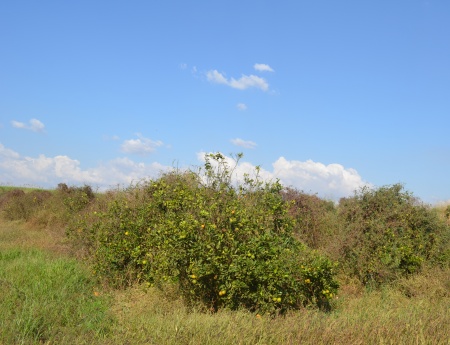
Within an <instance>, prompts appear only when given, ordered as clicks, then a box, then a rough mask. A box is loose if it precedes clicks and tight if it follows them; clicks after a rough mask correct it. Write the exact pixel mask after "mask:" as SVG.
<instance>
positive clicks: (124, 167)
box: [0, 144, 169, 190]
mask: <svg viewBox="0 0 450 345" xmlns="http://www.w3.org/2000/svg"><path fill="white" fill-rule="evenodd" d="M168 169H169V167H167V166H164V165H162V164H159V163H151V164H146V163H141V162H135V161H132V160H130V159H128V158H116V159H114V160H111V161H108V162H106V163H102V164H101V165H99V166H97V167H95V168H90V169H82V168H81V165H80V162H79V161H78V160H76V159H72V158H70V157H68V156H63V155H61V156H55V157H47V156H45V155H39V156H38V157H23V156H21V155H20V154H19V153H17V152H15V151H13V150H11V149H8V148H6V147H5V146H3V145H2V144H0V182H1V183H3V184H12V185H19V186H20V185H29V184H31V185H36V186H41V187H48V188H54V187H55V186H57V184H58V183H61V182H64V183H67V184H73V185H81V184H90V185H93V186H96V187H98V188H100V189H101V190H105V189H108V188H111V187H113V186H117V185H118V184H119V185H129V184H130V183H132V182H137V181H139V180H141V179H143V178H148V177H156V176H158V175H159V174H160V173H161V172H162V171H166V170H168Z"/></svg>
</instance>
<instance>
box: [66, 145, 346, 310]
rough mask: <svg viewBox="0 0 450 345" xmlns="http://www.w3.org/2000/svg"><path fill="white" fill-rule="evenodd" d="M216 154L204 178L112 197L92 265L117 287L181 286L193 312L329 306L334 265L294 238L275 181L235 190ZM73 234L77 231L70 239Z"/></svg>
mask: <svg viewBox="0 0 450 345" xmlns="http://www.w3.org/2000/svg"><path fill="white" fill-rule="evenodd" d="M231 174H232V169H230V168H229V166H228V165H227V164H226V162H225V158H224V157H223V156H222V155H220V154H217V155H209V156H207V160H206V164H205V170H204V171H203V173H194V172H184V173H180V172H177V171H173V172H170V173H167V174H165V175H162V176H161V177H160V178H159V179H158V180H155V181H148V182H146V183H143V184H141V185H140V186H136V188H134V189H129V190H128V191H125V193H124V194H123V195H122V196H118V197H116V198H115V199H114V200H113V201H112V202H111V203H110V204H109V207H108V209H107V210H106V211H105V212H100V213H98V220H97V221H96V222H94V223H93V225H92V226H89V225H87V224H85V226H83V224H81V223H80V227H79V228H78V230H77V231H79V232H80V233H82V234H84V233H86V234H88V236H91V238H92V241H96V243H95V245H94V246H93V247H92V248H93V251H94V252H95V253H94V255H95V262H96V264H95V267H96V271H97V273H98V274H99V275H100V276H101V277H107V278H108V279H109V280H110V281H111V282H112V283H113V284H115V285H119V286H121V285H127V284H130V283H132V282H134V281H146V282H147V283H148V284H149V285H156V286H160V287H162V286H165V285H166V284H167V283H173V284H176V285H177V286H178V288H179V291H180V294H181V295H182V296H183V297H184V299H185V301H186V302H187V303H188V304H190V305H193V304H198V303H200V304H201V305H203V306H204V307H206V308H208V309H210V310H213V311H216V310H218V309H219V308H223V307H225V308H231V309H236V308H240V307H244V308H247V309H249V310H252V311H256V310H258V311H259V312H270V313H275V312H284V311H286V310H289V309H297V308H300V307H302V306H304V305H307V304H314V305H318V306H321V307H327V306H328V301H329V300H330V299H331V298H332V297H333V294H335V293H336V290H337V288H338V284H337V282H336V281H335V280H334V267H335V266H334V264H333V263H332V262H331V261H329V260H328V259H326V258H324V257H323V256H321V255H320V254H319V253H317V252H314V251H311V250H310V249H308V248H307V247H306V246H305V245H304V244H302V243H301V242H299V241H298V240H296V239H295V238H294V237H293V236H292V229H293V222H292V219H291V218H290V217H289V215H288V204H287V203H286V202H285V201H284V200H283V197H282V194H281V190H282V186H281V185H280V184H279V183H278V182H270V183H263V182H261V181H259V179H258V178H257V177H256V178H255V179H250V178H249V176H246V177H245V181H244V183H242V184H240V185H237V186H236V185H233V183H232V181H231ZM74 232H75V229H72V233H74Z"/></svg>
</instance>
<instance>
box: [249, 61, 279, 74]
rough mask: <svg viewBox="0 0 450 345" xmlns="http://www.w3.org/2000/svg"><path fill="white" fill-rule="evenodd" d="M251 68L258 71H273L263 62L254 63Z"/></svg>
mask: <svg viewBox="0 0 450 345" xmlns="http://www.w3.org/2000/svg"><path fill="white" fill-rule="evenodd" d="M253 68H254V69H255V70H257V71H260V72H275V71H274V70H273V69H272V67H270V66H269V65H266V64H263V63H255V64H254V65H253Z"/></svg>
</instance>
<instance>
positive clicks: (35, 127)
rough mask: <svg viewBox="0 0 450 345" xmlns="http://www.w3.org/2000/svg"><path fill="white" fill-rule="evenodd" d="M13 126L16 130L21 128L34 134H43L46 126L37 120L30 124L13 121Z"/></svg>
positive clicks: (32, 120)
mask: <svg viewBox="0 0 450 345" xmlns="http://www.w3.org/2000/svg"><path fill="white" fill-rule="evenodd" d="M11 125H12V126H13V127H14V128H19V129H28V130H31V131H33V132H43V131H44V128H45V126H44V124H43V123H42V122H41V121H39V120H37V119H31V120H30V121H29V122H28V124H26V123H23V122H19V121H15V120H13V121H11Z"/></svg>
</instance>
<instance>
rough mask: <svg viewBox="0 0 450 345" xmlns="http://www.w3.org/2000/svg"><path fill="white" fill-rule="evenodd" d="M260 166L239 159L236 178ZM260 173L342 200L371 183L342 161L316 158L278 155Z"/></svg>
mask: <svg viewBox="0 0 450 345" xmlns="http://www.w3.org/2000/svg"><path fill="white" fill-rule="evenodd" d="M204 157H205V152H200V153H198V154H197V158H198V159H199V160H200V161H202V162H203V161H204V160H205V158H204ZM225 157H226V161H227V163H228V164H229V165H230V166H231V167H234V166H235V162H234V160H233V159H232V158H231V157H228V156H225ZM255 168H256V166H255V165H253V164H251V163H249V162H242V161H241V162H239V164H238V165H237V166H236V168H235V170H234V173H235V176H234V178H235V179H236V181H242V180H243V176H244V174H249V175H250V176H252V175H254V173H255ZM259 176H260V177H261V178H262V179H264V180H274V179H279V180H280V182H281V183H282V184H283V185H284V186H287V187H294V188H297V189H299V190H302V191H304V192H306V193H317V194H318V195H319V196H320V197H324V198H329V199H333V200H336V201H337V200H339V199H340V198H342V197H346V196H351V195H353V192H354V191H355V190H358V189H359V188H361V187H363V186H367V185H369V186H370V184H369V183H367V182H365V181H364V180H363V179H362V177H361V176H360V175H359V174H358V172H357V171H356V170H354V169H351V168H345V167H344V166H342V165H340V164H329V165H325V164H323V163H320V162H314V161H312V160H307V161H296V160H291V161H289V160H287V159H285V158H284V157H280V158H278V159H277V160H276V161H275V162H274V163H273V164H272V170H267V169H263V168H261V169H260V171H259Z"/></svg>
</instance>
